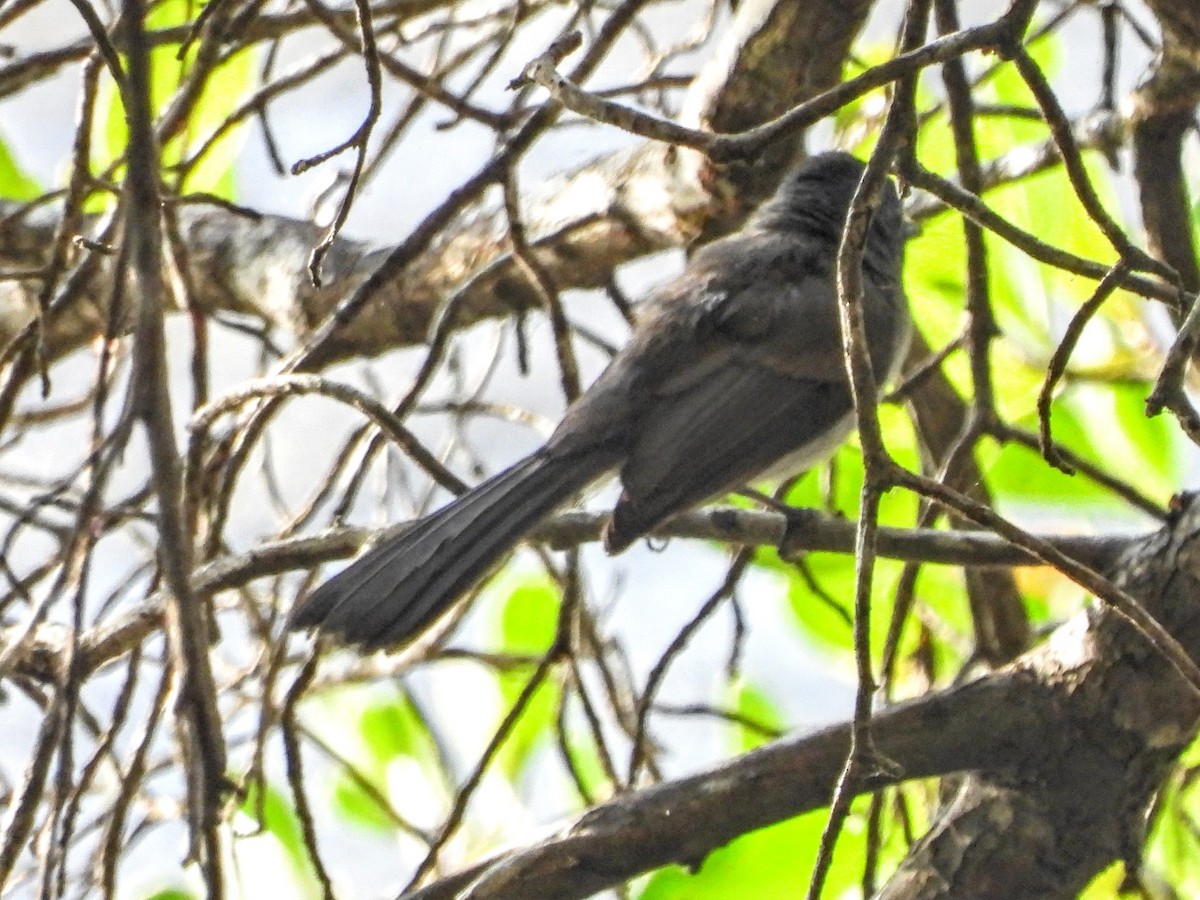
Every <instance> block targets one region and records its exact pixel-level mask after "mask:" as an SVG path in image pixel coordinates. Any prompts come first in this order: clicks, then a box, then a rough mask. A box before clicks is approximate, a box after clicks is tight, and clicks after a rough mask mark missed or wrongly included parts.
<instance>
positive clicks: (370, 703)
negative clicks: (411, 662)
mask: <svg viewBox="0 0 1200 900" xmlns="http://www.w3.org/2000/svg"><path fill="white" fill-rule="evenodd" d="M323 700H325V704H324V705H325V713H326V719H325V720H324V721H323V722H322V732H323V733H325V734H326V735H327V736H328V739H329V740H330V742H331V743H332V744H333V745H334V747H335V749H336V750H337V752H338V753H340V754H341V755H343V756H345V757H346V759H347V760H348V761H349V762H350V763H351V764H352V765H354V766H355V769H356V771H357V774H358V776H360V777H361V778H363V779H366V780H367V781H368V782H369V783H370V784H371V786H372V787H373V788H374V789H375V791H376V792H377V793H375V794H373V793H372V792H371V791H368V790H367V789H365V788H364V786H363V785H362V784H361V782H360V781H359V778H356V777H354V776H352V775H351V774H350V773H348V772H346V771H345V770H342V769H339V770H338V771H337V772H336V774H335V775H334V777H333V779H332V784H331V787H330V790H331V797H330V803H331V805H332V807H333V809H334V810H335V812H336V813H337V814H338V815H339V816H340V817H342V818H343V819H344V820H345V821H347V822H351V823H353V824H355V825H358V826H360V827H362V828H366V829H368V830H371V831H385V832H386V831H392V830H394V829H395V827H396V823H395V822H394V820H393V819H392V817H391V816H390V815H389V814H388V812H387V811H385V810H383V809H381V808H380V800H379V798H380V797H383V798H387V797H388V796H389V786H388V777H387V776H388V769H389V767H390V766H391V765H392V764H393V763H394V762H395V761H396V760H397V759H411V760H413V761H415V763H416V764H417V765H418V766H420V769H421V771H422V772H423V773H427V776H428V779H429V781H430V783H435V782H437V776H436V772H437V768H438V765H439V762H438V754H437V747H436V745H435V743H434V740H433V738H432V736H431V735H430V734H429V730H428V728H427V726H426V724H425V721H424V719H422V718H421V716H420V713H419V711H418V710H417V709H416V707H415V706H414V705H413V704H412V701H411V700H410V699H409V697H408V695H407V694H406V693H403V692H399V691H397V692H388V693H381V692H379V691H367V690H363V689H344V690H337V691H331V692H329V694H328V696H326V697H323Z"/></svg>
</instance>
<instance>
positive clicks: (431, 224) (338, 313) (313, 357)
mask: <svg viewBox="0 0 1200 900" xmlns="http://www.w3.org/2000/svg"><path fill="white" fill-rule="evenodd" d="M646 2H647V0H623V2H622V3H620V4H619V5H618V6H617V7H616V8H615V9H614V11H613V12H612V14H611V15H610V16H609V17H608V18H607V19H606V20H605V22H604V24H603V26H601V28H600V31H599V32H598V33H597V35H596V39H595V41H594V42H593V44H592V46H591V47H589V48H588V51H587V53H586V54H585V56H584V59H583V60H581V61H580V62H579V64H578V65H577V66H576V68H575V71H574V72H573V73H572V77H575V78H586V77H587V76H588V75H589V74H590V73H591V72H592V71H593V70H594V69H595V68H596V66H597V65H599V63H600V61H601V60H602V59H603V58H604V56H605V55H606V54H607V52H608V50H609V49H610V48H611V46H612V44H613V43H614V42H615V41H616V40H617V38H618V37H619V36H620V34H621V32H622V31H623V29H624V28H625V26H626V25H627V24H628V22H629V21H630V20H631V19H632V18H633V16H634V15H636V13H637V11H638V10H639V9H641V7H642V6H644V5H645V3H646ZM560 112H561V110H560V109H559V107H558V106H557V105H555V104H547V105H545V106H543V107H541V108H540V109H538V110H537V111H536V112H535V113H533V114H532V115H531V116H530V117H529V119H528V120H527V121H526V122H525V124H524V125H523V126H522V127H521V128H520V130H519V131H517V132H516V133H515V134H514V135H512V136H511V137H510V138H508V139H507V141H506V142H505V144H504V145H503V146H502V147H501V148H500V150H499V151H498V152H496V153H495V154H494V155H493V156H492V158H491V159H489V160H488V161H487V162H485V163H484V164H483V166H482V167H481V168H480V169H479V170H477V171H476V172H475V174H474V175H472V176H470V177H469V178H468V179H467V180H466V181H465V182H464V183H463V184H461V185H459V186H458V187H457V188H455V189H454V190H452V191H451V192H450V195H449V196H448V197H447V198H446V200H445V202H443V203H442V204H441V205H440V206H439V207H438V208H437V209H435V210H433V211H432V212H431V213H429V215H427V216H426V217H425V218H424V219H423V220H422V221H421V223H420V224H419V225H418V226H417V227H416V228H415V229H414V230H413V231H412V232H411V233H410V234H409V236H408V238H406V239H405V240H404V241H403V242H402V243H400V244H399V245H398V246H397V247H396V248H395V249H393V250H392V252H391V253H389V254H388V256H387V258H386V259H385V260H384V261H383V262H382V263H381V264H380V265H379V267H378V268H377V269H376V270H375V271H374V272H373V273H371V275H369V276H368V277H367V278H366V279H364V280H363V281H362V282H361V283H360V284H359V285H358V287H357V288H355V290H354V291H353V292H352V293H351V294H350V296H348V297H347V298H346V299H345V300H343V301H341V302H340V303H339V304H338V305H337V306H336V307H335V308H334V309H333V311H332V312H330V313H329V315H328V316H326V318H325V319H324V321H323V322H322V323H321V324H320V325H319V326H318V327H317V328H316V329H315V330H314V332H313V334H312V337H311V338H310V339H309V340H308V342H307V343H306V344H305V345H304V346H303V347H302V348H300V349H299V350H298V351H297V352H295V353H293V354H292V355H291V356H290V357H289V358H288V359H287V361H286V362H285V363H284V365H283V371H284V372H294V371H297V370H303V369H306V368H314V367H317V366H319V365H320V364H321V363H322V362H323V359H324V354H325V353H326V351H327V349H328V348H329V346H330V344H331V343H332V342H333V340H334V338H335V336H336V335H337V333H338V331H339V330H340V329H341V327H342V325H343V324H344V323H346V322H349V321H350V320H352V319H353V318H354V317H355V316H356V315H357V314H358V312H359V311H360V310H361V309H362V308H363V307H364V306H366V304H367V303H369V302H370V301H371V300H372V299H373V298H374V296H375V294H376V293H377V292H378V291H379V290H380V289H381V288H382V287H383V286H384V285H386V284H387V283H389V282H390V281H392V280H393V279H395V278H397V277H399V276H400V275H401V273H403V271H404V270H405V269H406V268H407V267H408V265H409V264H410V263H412V262H413V260H415V259H416V258H417V257H418V256H419V255H420V254H421V253H423V252H425V251H427V250H428V248H429V247H430V245H431V244H432V243H433V241H434V239H435V238H436V237H437V236H438V235H439V234H441V233H442V232H443V230H444V229H445V228H446V227H447V226H449V225H450V223H451V222H453V221H454V220H455V218H456V217H458V216H459V215H460V214H461V213H462V212H463V211H464V210H465V209H466V208H467V207H468V206H469V205H470V204H471V203H473V202H475V201H477V200H478V198H479V197H480V195H481V194H482V193H483V191H484V190H485V189H486V188H487V187H488V186H489V185H491V184H493V183H496V182H497V181H498V180H499V179H500V178H501V177H503V173H504V172H505V171H507V170H508V169H509V168H510V167H511V166H512V165H513V164H514V163H515V161H516V160H517V159H519V158H520V157H521V156H522V155H523V154H524V153H525V152H526V151H527V150H528V149H529V147H530V146H532V144H533V142H534V141H535V140H537V138H538V137H540V136H541V134H542V133H543V132H544V131H545V130H546V129H547V128H549V127H550V126H551V125H552V124H553V123H554V122H555V121H556V120H557V118H558V117H559V115H560ZM0 399H2V398H0ZM2 409H3V407H0V411H2ZM276 409H277V404H276V403H275V402H273V401H270V400H268V401H266V402H264V403H263V404H262V405H261V406H260V407H259V408H258V409H256V410H255V411H254V412H253V413H251V414H249V415H248V419H247V421H246V423H245V424H244V425H243V427H242V428H241V429H240V431H239V433H238V436H237V440H236V443H235V445H234V446H233V448H232V449H231V450H230V453H229V459H228V462H227V463H226V466H225V470H226V471H225V473H224V477H223V479H222V481H221V484H220V485H219V488H218V496H217V497H216V498H215V501H214V506H215V509H214V511H213V516H212V519H213V521H212V524H211V526H210V533H209V535H208V542H207V546H206V548H205V549H206V550H207V551H209V552H215V550H216V547H217V546H219V543H220V536H221V533H222V532H223V531H224V526H225V520H226V518H227V517H228V514H229V503H230V499H231V497H232V493H233V488H234V485H235V484H236V482H237V479H238V476H239V475H240V473H241V470H242V469H243V467H244V466H245V465H246V462H247V461H248V459H249V454H250V451H251V449H252V448H253V447H254V445H255V444H256V443H257V440H258V437H259V435H260V434H261V433H262V431H263V429H265V428H266V426H267V424H268V422H269V421H270V419H271V417H272V415H273V414H274V411H275V410H276ZM198 492H199V484H198V483H197V484H196V485H194V486H193V488H192V494H198Z"/></svg>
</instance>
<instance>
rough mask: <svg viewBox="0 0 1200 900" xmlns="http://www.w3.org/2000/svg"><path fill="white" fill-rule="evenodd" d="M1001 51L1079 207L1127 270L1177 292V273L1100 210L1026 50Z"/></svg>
mask: <svg viewBox="0 0 1200 900" xmlns="http://www.w3.org/2000/svg"><path fill="white" fill-rule="evenodd" d="M1002 49H1003V51H1004V52H1006V53H1008V54H1009V55H1010V56H1011V58H1012V61H1013V62H1014V63H1015V64H1016V67H1017V71H1018V72H1019V73H1020V74H1021V78H1022V79H1023V80H1024V81H1025V84H1026V85H1027V86H1028V87H1029V90H1030V92H1031V93H1032V94H1033V96H1034V99H1035V100H1036V101H1037V104H1038V106H1040V107H1041V109H1042V115H1043V116H1044V117H1045V119H1046V124H1047V125H1049V126H1050V134H1051V136H1052V137H1053V138H1054V143H1055V144H1057V145H1058V150H1059V153H1060V154H1061V155H1062V160H1063V165H1064V166H1065V167H1066V170H1067V177H1068V178H1070V180H1071V186H1072V187H1074V188H1075V194H1076V196H1078V197H1079V201H1080V202H1081V203H1082V204H1083V208H1084V209H1085V210H1086V211H1087V214H1088V216H1089V217H1090V218H1091V219H1092V221H1093V222H1095V223H1096V225H1098V226H1099V228H1100V230H1101V231H1102V232H1103V233H1104V236H1105V237H1106V238H1108V241H1109V243H1111V244H1112V246H1113V248H1114V249H1115V250H1116V251H1117V253H1118V254H1120V257H1121V259H1122V261H1124V262H1125V263H1127V264H1128V265H1129V267H1130V268H1133V269H1137V270H1139V271H1144V272H1151V273H1152V274H1154V275H1157V276H1158V277H1159V278H1162V279H1163V280H1165V281H1166V282H1168V283H1169V284H1171V285H1174V286H1175V287H1176V288H1177V289H1178V288H1179V274H1178V273H1177V272H1176V271H1175V270H1174V269H1172V268H1171V267H1170V266H1168V265H1167V264H1166V263H1163V262H1161V261H1159V260H1157V259H1155V258H1154V257H1152V256H1151V255H1150V254H1148V253H1147V252H1146V251H1145V250H1143V249H1142V248H1140V247H1138V246H1137V245H1136V244H1134V243H1133V242H1132V241H1130V240H1129V236H1128V235H1126V234H1125V232H1124V231H1123V230H1122V229H1121V226H1120V225H1118V224H1117V223H1116V221H1115V220H1114V219H1113V218H1112V216H1110V215H1109V214H1108V211H1107V210H1106V209H1105V208H1104V204H1102V203H1101V202H1100V198H1099V196H1097V194H1096V189H1095V188H1094V187H1092V182H1091V179H1090V178H1089V177H1088V174H1087V169H1086V168H1085V167H1084V164H1083V157H1082V156H1081V155H1080V152H1079V144H1078V142H1077V141H1076V140H1075V135H1074V134H1073V133H1072V131H1071V123H1070V120H1068V119H1067V116H1066V114H1065V113H1064V112H1063V110H1062V107H1061V106H1060V105H1059V103H1058V97H1057V96H1056V95H1055V93H1054V88H1053V87H1051V85H1050V82H1049V81H1047V80H1046V76H1045V75H1044V74H1043V73H1042V70H1041V68H1039V67H1038V64H1037V63H1036V62H1034V59H1033V57H1032V56H1030V55H1029V51H1028V50H1026V49H1025V48H1024V47H1022V46H1021V45H1020V44H1019V43H1016V41H1012V42H1011V43H1009V44H1008V45H1006V46H1005V47H1003V48H1002Z"/></svg>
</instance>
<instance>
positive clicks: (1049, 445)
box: [1037, 259, 1129, 475]
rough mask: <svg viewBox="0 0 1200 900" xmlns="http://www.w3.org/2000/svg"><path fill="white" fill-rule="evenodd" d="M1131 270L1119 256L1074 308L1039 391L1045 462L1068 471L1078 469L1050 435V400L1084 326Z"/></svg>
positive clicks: (1065, 471) (1040, 424)
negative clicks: (1067, 458)
mask: <svg viewBox="0 0 1200 900" xmlns="http://www.w3.org/2000/svg"><path fill="white" fill-rule="evenodd" d="M1128 270H1129V266H1128V264H1127V263H1126V262H1125V260H1124V259H1121V260H1118V261H1117V264H1116V265H1114V266H1113V267H1112V268H1111V269H1110V270H1109V271H1108V274H1107V275H1105V276H1104V277H1103V278H1102V279H1100V283H1099V284H1098V285H1096V289H1095V290H1094V291H1093V292H1092V296H1091V297H1089V298H1088V299H1087V302H1085V303H1084V304H1083V305H1082V306H1080V307H1079V309H1077V310H1075V315H1073V316H1071V321H1070V322H1069V323H1068V324H1067V330H1066V332H1065V333H1064V334H1063V339H1062V340H1061V341H1060V342H1059V344H1058V346H1057V347H1055V348H1054V355H1053V356H1051V357H1050V362H1049V364H1048V365H1047V366H1046V379H1045V381H1043V382H1042V389H1041V390H1040V391H1039V392H1038V399H1037V411H1038V445H1039V447H1040V449H1041V451H1042V456H1043V457H1045V460H1046V462H1048V463H1050V465H1052V466H1054V467H1055V468H1056V469H1059V470H1060V471H1062V472H1064V473H1066V474H1067V475H1074V474H1075V470H1074V469H1073V468H1071V465H1070V463H1068V462H1067V461H1066V460H1065V459H1064V458H1063V457H1062V456H1061V455H1060V454H1059V453H1058V450H1057V449H1056V448H1055V446H1054V442H1053V439H1052V437H1051V435H1050V403H1051V401H1052V399H1053V397H1054V388H1055V387H1056V386H1057V385H1058V383H1059V381H1061V380H1062V377H1063V375H1064V374H1065V373H1066V371H1067V364H1068V363H1069V362H1070V361H1071V354H1072V353H1073V352H1074V351H1075V347H1076V345H1077V344H1078V343H1079V338H1080V335H1082V334H1083V329H1084V328H1085V327H1086V326H1087V323H1088V322H1089V321H1091V319H1092V317H1093V316H1094V315H1095V314H1096V313H1097V312H1098V311H1099V309H1100V307H1101V306H1102V305H1103V304H1104V301H1105V300H1107V299H1108V298H1109V297H1110V296H1111V295H1112V292H1113V291H1115V290H1116V289H1117V285H1118V284H1119V283H1120V280H1121V278H1122V277H1123V276H1124V274H1125V273H1126V272H1127V271H1128Z"/></svg>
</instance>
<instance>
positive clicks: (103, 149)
mask: <svg viewBox="0 0 1200 900" xmlns="http://www.w3.org/2000/svg"><path fill="white" fill-rule="evenodd" d="M194 17H195V4H194V3H193V2H192V0H161V2H158V3H155V4H153V5H152V6H151V8H150V11H149V13H148V15H147V17H146V24H147V25H148V26H149V27H151V28H156V29H167V28H172V27H177V26H186V25H189V24H190V23H191V22H192V20H193V18H194ZM196 54H197V48H196V45H195V43H193V44H192V46H190V47H189V48H188V50H187V51H186V52H185V53H183V54H182V56H181V55H180V46H179V45H178V44H171V43H163V44H160V45H158V46H157V47H155V48H154V49H153V50H152V51H151V85H150V98H151V102H152V104H153V109H152V111H153V113H154V114H155V116H158V115H161V114H162V113H163V112H164V111H165V110H166V109H167V108H168V105H169V104H170V103H173V102H176V101H178V99H179V97H180V96H181V95H182V94H184V93H186V92H187V91H189V90H191V89H192V85H191V79H192V77H193V75H194V69H195V63H196ZM257 56H258V52H257V51H256V50H255V49H253V48H249V49H245V50H241V51H239V52H237V53H233V54H230V55H228V56H227V57H225V58H224V59H222V60H221V61H220V62H219V63H217V65H216V66H215V67H214V69H213V70H212V71H211V72H208V73H206V74H205V76H204V81H203V87H202V88H201V89H200V95H199V97H198V98H197V99H196V100H195V101H194V105H193V107H192V109H191V110H190V111H189V112H188V114H187V115H186V116H184V117H182V118H181V119H180V124H179V127H178V128H177V129H176V130H175V132H174V133H172V134H171V135H169V136H168V137H167V139H166V142H165V143H164V144H163V146H162V148H161V153H162V160H163V166H164V169H166V170H167V173H168V174H167V177H168V178H169V177H170V173H171V170H172V168H173V167H175V166H178V165H179V164H180V163H183V162H189V163H191V162H192V161H191V160H190V157H191V156H192V155H193V154H195V153H196V152H198V151H199V150H200V148H201V147H202V146H203V145H204V143H205V142H206V141H207V140H208V139H209V138H210V137H211V136H212V134H213V133H214V130H215V129H216V128H217V127H218V126H219V125H221V123H223V122H225V121H226V120H227V119H228V118H229V116H230V115H231V114H232V113H233V112H234V111H235V110H236V109H237V108H238V106H239V104H240V103H241V102H242V101H243V100H245V99H246V98H247V97H248V96H249V93H250V91H251V89H252V88H253V86H254V82H255V79H256V77H257V72H256V58H257ZM100 90H101V92H102V95H101V101H102V102H101V103H100V104H99V109H100V111H101V115H100V116H98V117H97V120H96V122H95V124H94V131H95V135H96V147H97V148H100V149H99V154H98V158H97V159H96V160H94V165H95V166H96V167H97V168H98V169H99V170H103V169H106V168H109V167H112V166H116V168H117V171H118V172H119V171H121V170H122V169H123V157H124V154H125V149H126V146H127V144H128V137H129V129H128V125H127V123H126V119H125V107H124V104H123V103H122V100H121V95H120V92H119V91H118V90H117V88H116V84H115V83H114V82H113V80H112V78H111V76H110V75H109V74H108V72H107V70H105V74H104V77H103V80H102V81H101V87H100ZM246 121H247V120H243V121H242V122H240V123H238V124H235V125H233V126H232V127H231V128H229V129H228V130H227V131H225V132H224V134H223V135H222V136H221V138H219V139H218V140H217V141H216V142H215V143H214V144H213V145H212V146H211V147H209V148H208V150H207V152H206V153H205V154H204V156H203V157H202V158H201V159H199V160H196V161H195V162H194V165H191V166H190V171H188V172H187V177H186V178H185V179H184V181H183V183H182V184H181V185H180V186H179V191H180V193H182V194H187V193H193V192H200V193H207V194H213V195H215V196H217V197H221V198H223V199H226V200H233V199H234V198H235V196H236V194H237V185H236V181H235V174H236V172H235V168H234V163H235V162H236V160H237V155H238V152H239V151H240V149H241V146H242V139H243V138H242V132H243V130H244V128H245V122H246ZM162 138H163V136H162V135H159V139H160V140H162ZM100 203H101V201H99V200H96V201H93V202H92V203H91V204H89V206H90V207H91V208H92V209H95V208H98V205H99V204H100Z"/></svg>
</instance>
